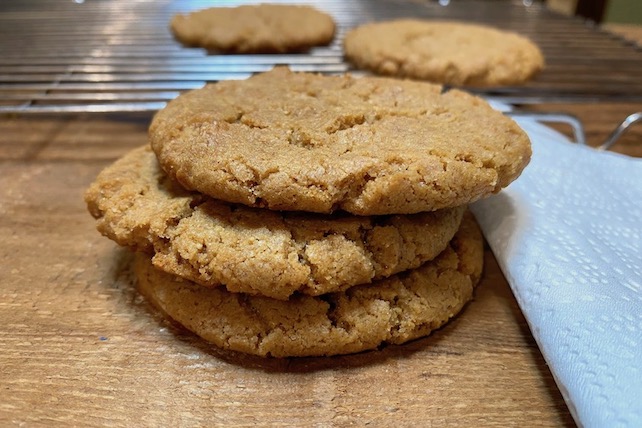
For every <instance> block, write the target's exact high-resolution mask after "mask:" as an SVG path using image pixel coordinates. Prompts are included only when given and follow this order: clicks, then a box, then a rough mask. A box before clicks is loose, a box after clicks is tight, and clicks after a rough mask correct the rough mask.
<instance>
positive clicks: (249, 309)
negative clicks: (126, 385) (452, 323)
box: [135, 216, 483, 357]
mask: <svg viewBox="0 0 642 428" xmlns="http://www.w3.org/2000/svg"><path fill="white" fill-rule="evenodd" d="M482 264H483V245H482V237H481V233H480V231H479V229H478V228H477V225H476V223H475V222H474V220H473V219H472V216H468V217H465V218H464V221H463V222H462V226H461V229H460V231H459V232H458V233H457V234H456V235H455V237H454V238H453V240H452V242H451V243H450V245H449V246H448V247H447V248H446V249H445V250H444V252H443V253H441V254H440V255H439V256H438V257H437V258H436V259H435V260H433V261H431V262H428V263H426V264H424V265H423V266H421V267H419V268H417V269H415V270H412V271H407V272H404V273H400V274H398V275H395V276H393V277H390V278H388V279H384V280H381V281H378V282H376V283H374V284H371V285H360V286H356V287H352V288H350V289H348V290H347V291H345V292H343V293H333V294H328V295H324V296H321V297H310V296H300V295H299V296H296V297H293V298H292V299H290V300H288V301H280V300H274V299H269V298H266V297H257V296H254V297H253V296H247V295H245V294H240V293H229V292H227V291H225V290H223V289H221V288H206V287H201V286H199V285H196V284H194V283H192V282H189V281H186V280H182V279H179V278H178V277H175V276H172V275H169V274H167V273H164V272H161V271H160V270H157V269H155V268H154V267H153V265H152V264H151V263H150V260H149V257H146V256H145V255H142V254H141V255H139V256H137V259H136V263H135V272H136V275H137V278H138V288H139V290H140V291H141V292H142V294H143V295H145V296H146V297H147V298H148V299H149V300H150V301H151V302H153V303H154V304H155V305H156V306H158V307H159V308H160V309H161V310H163V311H164V312H165V313H166V314H167V315H169V316H170V317H171V318H173V319H174V320H176V321H177V322H179V323H180V324H182V325H184V326H185V327H186V328H187V329H189V330H191V331H193V332H194V333H196V334H197V335H199V336H201V337H203V338H204V339H205V340H207V341H209V342H212V343H214V344H215V345H217V346H219V347H221V348H225V349H231V350H235V351H240V352H245V353H250V354H256V355H261V356H273V357H289V356H321V355H335V354H347V353H353V352H359V351H364V350H368V349H374V348H376V347H378V346H379V345H381V344H382V343H392V344H401V343H404V342H407V341H409V340H412V339H415V338H418V337H422V336H426V335H428V334H429V333H430V332H431V331H433V330H435V329H437V328H438V327H440V326H442V325H443V324H444V323H446V322H447V321H448V320H449V319H450V318H451V317H453V316H454V315H455V314H457V313H458V312H459V311H460V310H461V309H462V308H463V306H464V304H465V303H466V302H467V301H469V300H470V299H471V298H472V295H473V288H474V286H475V285H476V284H477V281H478V280H479V277H480V275H481V270H482Z"/></svg>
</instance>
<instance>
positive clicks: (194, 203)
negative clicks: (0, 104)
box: [85, 147, 465, 299]
mask: <svg viewBox="0 0 642 428" xmlns="http://www.w3.org/2000/svg"><path fill="white" fill-rule="evenodd" d="M85 199H86V201H87V204H88V208H89V211H90V212H91V214H92V215H93V216H94V217H95V218H96V219H97V220H98V221H97V228H98V230H99V231H100V232H101V233H103V234H104V235H106V236H107V237H109V238H111V239H113V240H114V241H116V242H118V243H119V244H121V245H125V246H129V247H132V248H134V249H136V250H139V251H144V252H148V253H152V254H154V257H153V263H154V265H155V266H156V267H158V268H159V269H162V270H164V271H167V272H170V273H173V274H176V275H178V276H181V277H184V278H187V279H190V280H192V281H195V282H197V283H199V284H201V285H205V286H220V285H221V284H223V285H224V286H225V287H226V288H227V290H228V291H233V292H244V293H248V294H254V295H263V296H269V297H272V298H277V299H287V298H288V297H289V296H290V295H291V294H293V293H294V292H300V293H303V294H308V295H319V294H324V293H328V292H334V291H340V290H344V289H347V288H349V287H351V286H354V285H357V284H362V283H369V282H371V281H372V280H376V279H379V278H383V277H388V276H390V275H392V274H395V273H397V272H401V271H404V270H407V269H412V268H415V267H417V266H419V265H421V264H422V263H424V262H425V261H427V260H431V259H433V258H434V257H436V256H437V255H438V254H439V253H440V252H441V251H442V250H443V249H444V248H446V246H447V245H448V242H449V241H450V239H451V238H452V237H453V235H454V234H455V232H456V231H457V229H458V227H459V224H460V223H461V218H462V215H463V212H464V209H465V208H464V207H457V208H453V209H444V210H440V211H435V212H428V213H419V214H412V215H393V216H378V217H357V216H351V215H346V214H345V213H344V214H335V215H322V214H311V213H297V212H282V213H281V212H273V211H267V210H262V209H255V208H249V207H246V206H242V205H233V204H227V203H224V202H221V201H218V200H213V199H212V198H208V197H205V196H203V195H200V194H198V193H195V192H189V191H187V190H185V189H183V188H182V187H181V186H179V185H178V184H177V183H175V182H174V181H173V180H171V179H170V178H169V177H167V175H166V174H165V173H164V172H163V171H162V169H161V168H160V166H159V165H158V162H157V160H156V158H155V156H154V154H153V153H152V152H151V150H150V149H149V148H148V147H141V148H138V149H135V150H133V151H132V152H130V153H129V154H127V155H125V156H124V157H123V158H121V159H120V160H118V161H116V162H115V163H114V164H113V165H112V166H110V167H108V168H106V169H105V170H104V171H102V172H101V173H100V174H99V175H98V177H97V178H96V180H95V182H94V183H93V184H92V185H91V186H90V187H89V189H88V190H87V192H86V195H85Z"/></svg>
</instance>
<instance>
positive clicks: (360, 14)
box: [0, 0, 642, 113]
mask: <svg viewBox="0 0 642 428" xmlns="http://www.w3.org/2000/svg"><path fill="white" fill-rule="evenodd" d="M299 3H309V4H313V5H315V6H316V7H318V8H320V9H322V10H325V11H327V12H328V13H330V14H331V15H332V16H333V17H334V18H335V20H336V22H337V26H338V31H337V35H336V37H335V40H334V41H333V43H332V44H331V45H330V46H327V47H320V48H315V49H312V50H311V51H309V52H306V53H301V54H288V55H210V54H208V52H206V51H204V50H203V49H194V48H185V47H182V46H181V45H180V44H179V43H177V42H176V41H175V40H174V39H173V38H172V36H171V34H170V32H169V30H168V22H169V20H170V18H171V16H172V15H173V14H175V13H178V12H184V11H189V10H194V9H198V8H202V7H207V6H209V5H211V3H208V2H205V1H182V2H179V1H173V0H158V1H150V0H132V1H127V2H120V1H116V0H75V1H64V2H61V1H60V0H4V1H3V2H2V3H1V4H0V52H1V55H0V112H4V113H66V112H131V111H155V110H158V109H159V108H161V107H162V106H163V105H164V103H165V102H166V101H168V100H170V99H172V98H174V97H176V96H177V95H178V94H179V93H180V92H181V91H184V90H188V89H193V88H198V87H201V86H203V85H204V84H205V83H206V82H213V81H218V80H223V79H243V78H246V77H248V76H250V75H251V74H252V73H256V72H261V71H265V70H268V69H270V68H272V67H273V66H275V65H277V64H286V65H288V66H290V67H291V68H292V69H294V70H298V71H313V72H321V73H343V72H346V71H351V72H352V71H355V70H353V68H352V66H351V65H350V64H349V63H347V62H346V61H345V60H344V58H343V54H342V49H341V43H342V39H343V36H344V35H345V33H346V31H347V30H348V29H349V28H351V27H354V26H356V25H358V24H361V23H364V22H368V21H373V20H382V19H392V18H397V17H421V18H425V19H456V20H467V21H473V22H480V23H487V24H491V25H494V26H496V27H499V28H504V29H508V30H512V31H516V32H519V33H522V34H524V35H526V36H528V37H530V38H531V39H532V40H533V41H535V42H536V43H537V44H538V45H539V46H540V47H541V49H542V51H543V52H544V55H545V57H546V61H547V65H546V69H545V71H543V72H542V73H541V74H540V75H538V76H537V78H536V79H535V80H534V81H532V82H530V83H529V84H527V85H524V86H519V87H506V88H497V89H491V90H484V91H479V90H477V92H480V93H481V94H482V95H485V96H490V97H493V98H495V99H498V100H502V101H506V102H509V103H537V102H544V101H546V102H555V101H559V100H563V101H569V100H575V101H580V102H582V101H603V100H618V101H623V100H626V101H640V100H642V79H640V78H639V70H640V69H642V50H641V49H640V47H638V46H635V45H632V44H630V43H626V42H625V41H623V40H622V39H619V38H617V37H615V36H612V35H610V34H608V33H605V32H602V31H600V30H598V29H597V28H595V27H592V26H590V25H588V24H586V23H584V22H583V21H581V20H575V19H569V18H567V17H564V16H560V15H557V14H555V13H553V12H551V11H549V10H547V9H546V8H545V7H544V6H543V4H542V3H541V2H522V1H519V2H516V1H500V0H487V1H471V0H461V1H457V0H453V1H450V2H448V3H449V4H448V5H447V6H442V5H441V4H440V3H442V4H443V3H446V2H435V1H428V0H424V1H419V0H353V1H341V0H330V1H319V2H315V1H311V0H304V1H302V2H299ZM525 3H526V4H530V6H526V5H525ZM217 4H225V5H228V4H234V2H230V1H225V2H218V3H217ZM587 63H589V64H590V65H591V67H590V70H591V72H586V71H585V70H587V67H586V64H587Z"/></svg>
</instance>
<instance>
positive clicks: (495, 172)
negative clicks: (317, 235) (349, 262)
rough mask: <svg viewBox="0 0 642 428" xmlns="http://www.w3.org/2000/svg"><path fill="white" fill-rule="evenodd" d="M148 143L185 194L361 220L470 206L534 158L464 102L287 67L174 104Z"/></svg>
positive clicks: (389, 82)
mask: <svg viewBox="0 0 642 428" xmlns="http://www.w3.org/2000/svg"><path fill="white" fill-rule="evenodd" d="M149 138H150V142H151V146H152V148H153V150H154V152H155V153H156V154H157V156H158V159H159V162H160V163H161V166H162V167H163V169H164V170H165V171H166V172H167V173H168V174H169V175H170V176H172V177H173V178H175V179H177V181H179V182H180V183H181V184H182V185H183V186H185V187H186V188H188V189H193V190H198V191H199V192H202V193H205V194H208V195H210V196H212V197H215V198H218V199H221V200H225V201H228V202H235V203H241V204H245V205H249V206H257V207H263V208H269V209H273V210H299V211H312V212H320V213H329V212H333V211H335V210H345V211H348V212H350V213H353V214H357V215H380V214H408V213H417V212H421V211H432V210H437V209H441V208H448V207H454V206H459V205H464V204H467V203H470V202H473V201H475V200H477V199H480V198H483V197H485V196H487V195H489V194H491V193H494V192H497V191H499V190H500V189H501V188H503V187H505V186H506V185H508V184H509V183H510V182H511V181H513V180H514V179H515V178H517V176H519V174H520V173H521V171H522V169H523V168H524V167H525V166H526V164H527V163H528V161H529V159H530V155H531V148H530V142H529V140H528V137H527V136H526V133H524V132H523V131H522V130H521V129H520V128H519V126H518V125H517V124H516V123H515V122H514V121H513V120H512V119H510V118H508V117H505V116H504V115H503V114H502V113H500V112H498V111H495V110H493V108H492V107H490V106H489V105H488V103H486V102H485V101H484V100H482V99H481V98H478V97H475V96H473V95H470V94H467V93H465V92H462V91H459V90H450V91H447V92H445V93H442V87H441V86H438V85H433V84H429V83H424V82H412V81H402V80H398V79H391V78H379V77H364V78H353V77H351V76H349V75H345V76H322V75H316V74H308V73H292V72H290V71H289V70H288V69H287V68H275V69H273V70H272V71H270V72H267V73H263V74H258V75H255V76H253V77H251V78H249V79H247V80H243V81H222V82H218V83H215V84H211V85H208V86H206V87H204V88H202V89H199V90H195V91H191V92H188V93H185V94H183V95H181V96H179V97H178V98H176V99H175V100H173V101H171V102H170V103H169V104H168V105H167V107H165V108H164V109H162V110H161V111H159V112H158V113H157V114H156V115H155V116H154V119H153V120H152V123H151V125H150V130H149Z"/></svg>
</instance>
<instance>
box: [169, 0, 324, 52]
mask: <svg viewBox="0 0 642 428" xmlns="http://www.w3.org/2000/svg"><path fill="white" fill-rule="evenodd" d="M170 28H171V30H172V33H173V34H174V36H175V37H176V38H177V39H178V40H179V41H180V42H181V43H183V44H184V45H187V46H199V47H203V48H206V49H209V50H214V51H218V52H225V53H283V52H297V51H302V50H306V49H308V48H310V47H312V46H320V45H327V44H328V43H330V42H331V41H332V38H333V37H334V31H335V25H334V20H333V19H332V17H330V16H329V15H327V14H325V13H323V12H321V11H319V10H317V9H314V8H313V7H310V6H297V5H280V4H259V5H244V6H238V7H213V8H209V9H203V10H199V11H196V12H192V13H189V14H187V15H175V16H174V17H173V18H172V21H171V23H170Z"/></svg>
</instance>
